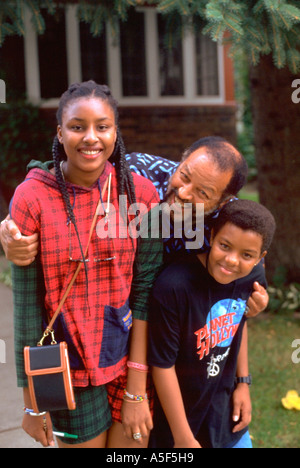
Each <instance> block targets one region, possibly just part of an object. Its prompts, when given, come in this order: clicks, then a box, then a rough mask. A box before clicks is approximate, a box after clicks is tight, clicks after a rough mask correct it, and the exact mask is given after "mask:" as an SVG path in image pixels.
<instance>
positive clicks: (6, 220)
mask: <svg viewBox="0 0 300 468" xmlns="http://www.w3.org/2000/svg"><path fill="white" fill-rule="evenodd" d="M4 223H8V219H6V218H5V219H4V220H3V221H1V223H0V226H3V224H4Z"/></svg>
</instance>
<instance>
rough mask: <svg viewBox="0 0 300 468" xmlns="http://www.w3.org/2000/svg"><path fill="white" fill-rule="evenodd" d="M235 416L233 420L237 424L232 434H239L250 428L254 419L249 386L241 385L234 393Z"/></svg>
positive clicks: (233, 415)
mask: <svg viewBox="0 0 300 468" xmlns="http://www.w3.org/2000/svg"><path fill="white" fill-rule="evenodd" d="M232 398H233V414H232V420H233V421H234V422H236V423H237V424H236V425H235V426H234V428H233V430H232V432H239V431H242V430H243V429H245V427H247V426H249V424H250V422H251V419H252V405H251V398H250V390H249V385H248V384H245V383H241V384H238V385H237V388H236V390H235V391H234V392H233V396H232Z"/></svg>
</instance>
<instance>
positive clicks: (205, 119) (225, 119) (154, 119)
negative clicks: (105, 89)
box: [41, 103, 236, 161]
mask: <svg viewBox="0 0 300 468" xmlns="http://www.w3.org/2000/svg"><path fill="white" fill-rule="evenodd" d="M55 112H56V111H55V110H53V109H41V115H42V117H43V118H45V119H46V120H47V121H48V123H49V125H51V126H53V129H55V128H56V120H55ZM119 113H120V127H121V131H122V135H123V139H124V142H125V145H126V148H127V150H128V152H134V151H135V152H145V153H149V154H154V155H158V156H162V157H165V158H169V159H172V160H174V161H178V160H180V158H181V154H182V152H183V151H184V150H185V149H186V148H187V147H188V146H190V145H191V144H192V143H193V142H194V141H196V140H198V139H199V138H202V137H204V136H209V135H219V136H222V137H224V138H226V139H227V140H228V141H230V142H231V143H233V144H236V106H235V104H234V103H232V104H226V105H219V106H218V105H205V106H168V107H147V106H145V107H140V106H139V107H120V108H119Z"/></svg>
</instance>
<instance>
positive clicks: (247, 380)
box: [235, 374, 252, 386]
mask: <svg viewBox="0 0 300 468" xmlns="http://www.w3.org/2000/svg"><path fill="white" fill-rule="evenodd" d="M235 383H236V384H240V383H246V384H248V385H249V386H250V385H251V384H252V376H251V375H250V374H249V375H248V376H247V377H236V378H235Z"/></svg>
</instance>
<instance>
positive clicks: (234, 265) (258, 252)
mask: <svg viewBox="0 0 300 468" xmlns="http://www.w3.org/2000/svg"><path fill="white" fill-rule="evenodd" d="M262 243H263V240H262V236H261V235H260V234H258V233H257V232H254V231H244V230H243V229H241V228H239V227H237V226H235V225H234V224H231V223H226V224H225V225H224V226H223V228H222V229H220V231H219V232H218V233H217V235H216V236H214V235H213V234H212V239H211V251H210V254H209V259H208V272H209V273H210V275H211V276H213V278H214V279H215V280H216V281H217V282H218V283H221V284H229V283H231V282H232V281H235V280H237V279H240V278H244V277H245V276H248V275H249V274H250V273H251V271H252V270H253V268H254V266H255V265H257V264H258V263H259V262H260V260H261V259H262V258H263V257H265V255H266V254H267V252H263V253H262Z"/></svg>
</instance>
